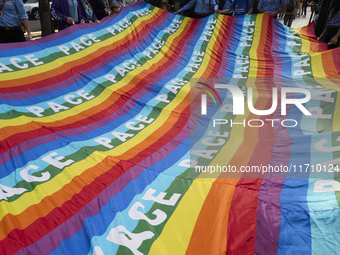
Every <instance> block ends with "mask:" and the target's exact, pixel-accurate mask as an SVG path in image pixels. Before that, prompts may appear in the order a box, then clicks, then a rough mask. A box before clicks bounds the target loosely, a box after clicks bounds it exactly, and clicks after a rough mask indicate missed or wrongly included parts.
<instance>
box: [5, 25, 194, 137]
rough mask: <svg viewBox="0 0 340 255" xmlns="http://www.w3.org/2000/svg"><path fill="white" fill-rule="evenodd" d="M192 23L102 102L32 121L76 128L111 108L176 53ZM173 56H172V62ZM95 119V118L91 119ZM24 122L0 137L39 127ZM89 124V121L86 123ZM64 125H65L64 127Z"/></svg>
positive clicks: (49, 125) (45, 124)
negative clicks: (50, 119) (60, 117)
mask: <svg viewBox="0 0 340 255" xmlns="http://www.w3.org/2000/svg"><path fill="white" fill-rule="evenodd" d="M191 25H192V21H189V22H188V25H187V26H186V27H185V29H184V30H183V32H182V33H181V34H180V35H179V36H178V37H176V38H175V40H173V42H172V44H171V46H170V47H169V50H168V51H167V54H165V55H164V57H163V58H162V59H161V60H160V61H158V62H157V63H154V64H153V65H151V66H150V67H149V69H146V70H143V72H142V73H139V74H137V75H136V76H134V77H133V78H132V80H131V82H129V83H127V84H126V85H125V86H124V87H122V88H120V89H119V90H117V91H115V92H116V93H113V94H112V95H111V96H110V97H109V98H108V99H107V100H105V101H103V103H101V104H99V105H97V106H94V107H92V108H90V109H88V110H86V111H84V112H82V113H81V114H78V115H75V116H70V117H67V118H65V119H63V120H59V121H55V122H49V123H40V122H38V121H35V122H34V123H38V124H39V125H40V124H41V126H45V127H55V128H56V127H62V129H67V126H70V125H71V126H72V128H76V127H78V126H79V125H80V126H83V125H84V124H83V123H79V124H77V123H76V122H80V121H83V120H86V119H88V116H93V115H95V114H97V113H99V112H101V111H106V109H111V107H113V106H114V105H113V104H114V103H116V101H117V100H119V99H120V98H121V97H120V95H123V94H131V90H135V89H136V84H139V82H140V81H141V80H142V79H144V78H145V77H147V76H148V75H150V74H152V73H155V72H157V68H158V67H160V66H163V65H164V64H165V63H167V62H168V61H169V59H170V57H171V55H172V54H176V52H175V50H176V46H177V43H174V42H176V41H177V40H181V39H182V38H184V37H185V36H186V35H187V33H189V31H190V28H191ZM174 60H175V58H173V61H172V62H174ZM93 121H95V120H93ZM30 123H31V122H30ZM30 123H28V124H25V125H22V126H21V127H20V128H15V129H14V128H13V127H6V128H3V129H2V130H4V132H2V130H1V132H0V134H1V135H0V137H1V139H2V140H4V139H6V138H8V137H10V136H12V135H15V134H17V132H18V131H20V133H24V132H29V131H32V130H35V129H38V128H41V126H37V125H35V124H34V123H33V124H30ZM86 124H89V123H86ZM64 126H65V127H64ZM55 131H61V130H60V129H56V130H55ZM27 139H29V138H28V137H27Z"/></svg>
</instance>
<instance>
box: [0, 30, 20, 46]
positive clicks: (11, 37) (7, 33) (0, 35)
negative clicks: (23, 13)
mask: <svg viewBox="0 0 340 255" xmlns="http://www.w3.org/2000/svg"><path fill="white" fill-rule="evenodd" d="M25 41H26V38H25V36H24V32H23V31H22V30H21V29H13V30H5V29H0V43H13V42H25Z"/></svg>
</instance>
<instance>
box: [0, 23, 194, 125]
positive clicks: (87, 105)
mask: <svg viewBox="0 0 340 255" xmlns="http://www.w3.org/2000/svg"><path fill="white" fill-rule="evenodd" d="M188 21H189V19H185V20H184V21H183V22H182V24H181V26H180V28H178V30H177V31H176V32H175V33H174V34H172V35H170V36H169V38H168V40H167V43H166V44H165V45H164V46H163V47H162V50H161V51H160V52H159V53H158V54H157V56H155V57H154V58H153V59H151V61H152V64H153V67H154V68H157V65H156V64H154V63H157V62H158V61H160V60H161V59H162V58H165V57H168V56H167V55H166V54H164V55H163V54H162V53H164V52H168V50H169V48H170V46H171V43H170V42H173V41H174V39H175V38H176V37H177V36H180V34H181V32H183V30H184V28H185V26H186V24H187V22H188ZM163 48H164V49H163ZM152 64H150V62H149V61H147V62H146V64H144V65H143V66H141V67H137V68H136V69H135V72H134V73H137V75H141V74H143V73H144V72H145V70H147V69H149V68H150V65H152ZM134 77H135V76H134V75H132V74H131V72H130V73H128V74H126V76H125V77H124V78H123V79H121V80H120V81H119V82H117V83H115V84H113V85H111V86H110V87H108V88H106V89H105V90H104V91H103V92H102V93H101V94H100V95H99V96H97V97H95V98H94V99H92V100H90V101H86V102H84V103H82V104H79V105H77V106H75V107H73V108H72V109H70V110H66V111H61V112H58V113H56V114H53V115H50V116H47V117H40V118H39V117H36V118H31V117H27V116H20V117H17V118H15V119H8V120H1V122H0V129H1V128H3V127H6V126H18V125H23V124H27V123H29V122H30V121H28V120H31V121H34V122H36V123H48V122H53V121H59V120H62V119H65V118H68V117H70V116H75V115H79V114H81V113H82V112H83V111H86V110H88V109H90V108H92V107H93V106H94V105H99V104H100V103H102V102H103V101H105V100H107V99H108V98H109V97H110V96H111V94H112V91H119V90H120V89H121V88H122V87H123V86H125V85H126V84H128V83H130V82H131V80H132V79H133V78H134ZM84 118H87V116H84Z"/></svg>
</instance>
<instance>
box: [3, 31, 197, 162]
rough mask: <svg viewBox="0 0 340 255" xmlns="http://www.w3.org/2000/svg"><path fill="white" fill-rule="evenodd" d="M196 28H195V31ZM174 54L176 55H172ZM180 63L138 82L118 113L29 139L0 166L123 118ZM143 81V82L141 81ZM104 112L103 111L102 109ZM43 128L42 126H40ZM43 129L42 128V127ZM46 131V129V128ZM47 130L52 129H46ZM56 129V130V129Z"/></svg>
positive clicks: (182, 55) (180, 56) (187, 45)
mask: <svg viewBox="0 0 340 255" xmlns="http://www.w3.org/2000/svg"><path fill="white" fill-rule="evenodd" d="M197 27H198V26H196V29H197ZM196 29H192V30H191V31H188V33H191V34H190V37H189V39H188V42H191V41H192V40H193V39H194V37H195V35H196V33H195V31H196ZM189 45H190V43H185V44H184V47H183V48H182V49H181V52H180V53H179V54H178V57H177V59H183V58H184V56H185V53H186V51H187V49H188V47H189ZM174 54H176V53H174ZM180 62H181V61H174V62H173V64H171V65H170V66H169V67H168V68H166V69H164V70H162V72H160V73H158V74H157V76H156V77H155V78H152V80H151V81H150V82H149V81H145V82H140V84H141V83H143V84H146V86H145V87H144V88H142V89H141V90H140V91H138V93H136V94H134V95H133V96H132V97H131V98H130V100H129V101H128V102H127V103H125V104H124V105H123V106H122V107H120V108H119V111H115V112H114V113H112V114H110V115H109V116H108V117H106V118H104V119H100V120H99V121H97V122H94V123H91V124H89V125H86V126H82V127H79V128H74V129H67V130H64V131H57V134H55V133H53V134H48V135H45V136H42V137H37V138H34V139H30V140H27V141H25V142H22V143H21V144H19V145H17V146H15V147H13V148H11V149H9V150H7V151H6V152H4V153H2V160H3V162H1V163H2V164H4V163H5V162H7V161H10V160H11V159H12V158H14V157H17V156H19V155H20V154H21V153H23V152H24V151H28V150H30V149H32V148H33V147H35V146H37V145H39V144H46V143H48V142H52V141H54V140H56V138H58V135H59V137H64V136H73V135H80V134H83V133H84V132H85V129H87V130H95V129H97V128H99V127H101V126H104V125H107V124H108V123H110V122H112V121H114V120H115V119H117V118H118V117H121V116H123V115H124V114H126V112H128V111H129V110H130V109H131V108H132V107H133V106H134V105H135V104H136V103H137V102H138V101H139V100H140V98H141V97H142V96H144V95H146V94H147V93H149V92H150V91H152V88H153V87H154V86H155V85H156V84H157V83H158V82H159V81H160V80H161V79H163V78H164V77H166V76H168V74H169V73H171V72H172V71H173V70H174V69H175V68H176V67H177V66H178V65H179V64H180ZM150 77H151V76H150V75H147V76H146V77H145V78H144V79H150ZM141 81H143V80H141ZM124 100H125V99H124V98H123V97H120V98H119V99H118V101H117V102H116V104H117V103H119V102H122V101H124ZM104 110H105V109H104ZM42 127H43V126H42ZM43 128H44V127H43ZM46 129H47V128H46ZM48 129H52V130H53V127H51V128H48ZM56 129H57V128H56Z"/></svg>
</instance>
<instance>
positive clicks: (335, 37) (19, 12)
mask: <svg viewBox="0 0 340 255" xmlns="http://www.w3.org/2000/svg"><path fill="white" fill-rule="evenodd" d="M127 1H128V0H127ZM130 1H136V0H130ZM144 1H146V2H149V3H151V4H153V5H156V6H157V7H160V8H163V9H166V10H169V11H170V10H171V7H170V8H169V5H170V4H173V3H174V2H175V1H176V2H180V3H181V4H180V6H179V8H178V9H177V10H174V11H175V13H177V14H182V15H184V16H189V17H193V18H204V17H207V16H208V15H210V14H212V13H217V14H224V15H233V16H237V15H249V14H256V13H269V14H270V15H271V16H272V17H273V18H275V19H284V24H285V25H286V26H288V27H290V26H291V25H292V21H293V20H294V19H295V18H296V17H306V9H307V5H308V3H309V2H310V0H219V1H218V0H144ZM316 1H318V2H320V1H321V3H323V2H327V1H329V2H330V3H328V4H329V8H328V5H327V6H326V7H327V9H325V7H324V9H325V10H327V15H326V14H325V19H327V20H326V22H325V24H326V25H325V28H324V29H323V31H322V33H321V32H320V33H321V34H320V36H319V37H318V40H320V41H322V42H326V43H328V44H329V48H334V47H338V46H340V43H339V42H340V29H339V27H340V0H316ZM316 4H317V3H315V2H312V5H313V6H314V5H316ZM126 5H127V4H126V2H125V0H53V1H52V5H51V10H50V13H51V17H52V18H53V19H54V20H55V21H57V24H58V31H61V30H63V29H65V28H67V27H69V26H71V25H73V24H77V23H92V22H95V23H100V20H101V19H103V18H104V17H106V16H108V15H111V14H112V13H118V12H119V11H120V10H121V8H123V7H124V6H126ZM22 25H23V26H24V27H25V29H26V31H27V40H31V39H32V36H31V32H30V27H29V23H28V16H27V14H26V11H25V7H24V5H23V3H22V0H0V43H9V42H21V41H25V40H26V38H25V37H24V33H23V31H22V29H21V27H22Z"/></svg>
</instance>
